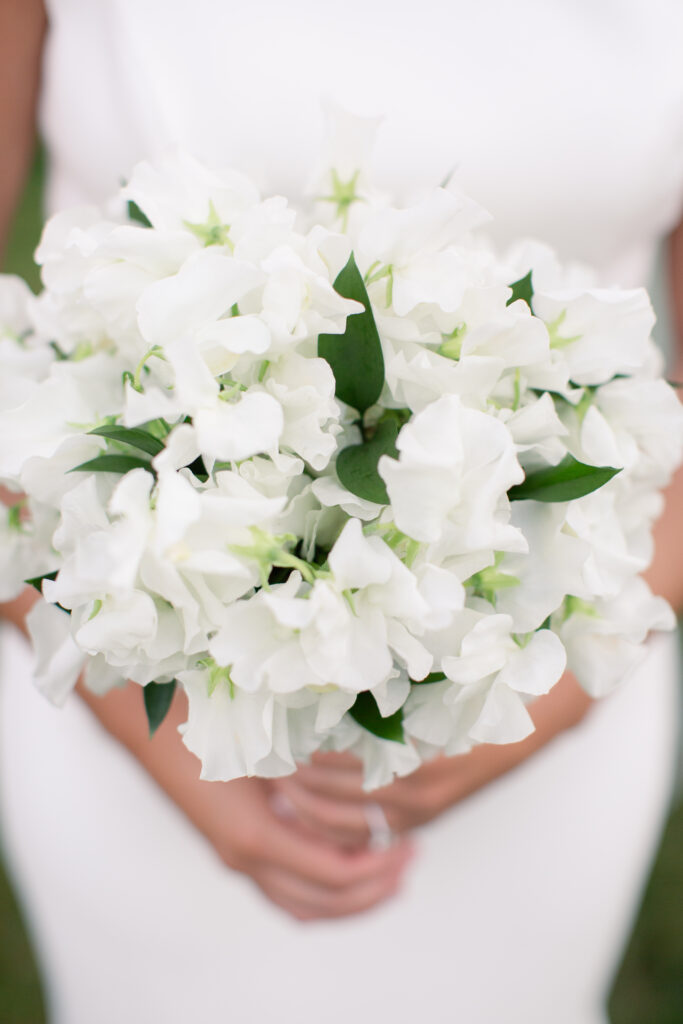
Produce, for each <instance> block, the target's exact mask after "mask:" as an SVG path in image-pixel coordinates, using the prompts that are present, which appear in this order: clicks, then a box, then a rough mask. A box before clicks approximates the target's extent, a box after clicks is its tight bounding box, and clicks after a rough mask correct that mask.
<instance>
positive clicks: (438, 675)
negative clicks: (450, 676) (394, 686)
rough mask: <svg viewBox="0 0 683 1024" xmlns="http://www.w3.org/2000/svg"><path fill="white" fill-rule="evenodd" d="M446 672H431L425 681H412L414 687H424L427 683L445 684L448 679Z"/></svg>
mask: <svg viewBox="0 0 683 1024" xmlns="http://www.w3.org/2000/svg"><path fill="white" fill-rule="evenodd" d="M446 678H447V677H446V673H445V672H430V673H429V675H427V676H425V677H424V679H411V680H410V681H411V683H412V684H413V686H423V685H424V684H425V683H443V681H444V679H446Z"/></svg>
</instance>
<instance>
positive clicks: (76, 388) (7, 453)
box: [0, 354, 122, 481]
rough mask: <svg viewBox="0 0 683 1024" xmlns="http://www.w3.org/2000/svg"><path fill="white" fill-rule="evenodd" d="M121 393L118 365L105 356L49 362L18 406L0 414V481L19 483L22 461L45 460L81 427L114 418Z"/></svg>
mask: <svg viewBox="0 0 683 1024" xmlns="http://www.w3.org/2000/svg"><path fill="white" fill-rule="evenodd" d="M121 392H122V388H121V369H120V364H119V363H118V362H117V361H116V360H115V359H112V358H111V357H109V356H107V355H104V354H102V355H96V356H92V357H90V358H89V359H84V360H82V361H81V362H76V363H70V362H57V363H53V364H52V366H51V368H50V374H49V376H48V377H47V378H46V379H45V380H43V381H41V382H40V383H39V384H36V385H34V386H32V387H31V388H30V389H28V391H27V394H26V397H25V399H24V401H22V403H21V404H20V405H17V406H15V407H13V408H10V409H6V410H4V411H2V412H0V477H4V478H6V479H7V480H10V481H11V480H18V479H19V477H20V475H21V472H22V469H23V467H24V465H25V463H26V461H27V459H29V458H31V457H32V456H37V457H42V458H50V457H51V456H53V455H54V454H55V453H56V452H57V450H58V449H59V447H60V446H61V444H62V442H63V441H65V440H66V439H67V438H71V437H75V436H77V435H82V434H83V433H84V432H85V431H84V425H87V424H93V425H94V424H95V423H98V422H100V421H101V420H102V419H103V418H104V417H106V416H110V415H112V414H115V413H116V412H117V411H118V409H119V407H120V402H121ZM86 429H87V426H86Z"/></svg>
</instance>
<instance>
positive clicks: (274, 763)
mask: <svg viewBox="0 0 683 1024" xmlns="http://www.w3.org/2000/svg"><path fill="white" fill-rule="evenodd" d="M179 678H180V680H181V682H182V684H183V688H184V690H185V692H186V694H187V698H188V718H187V722H186V723H185V725H184V726H181V732H182V736H183V742H184V744H185V746H186V747H187V748H188V750H190V751H192V753H193V754H196V756H197V757H198V758H199V759H200V761H201V762H202V771H201V778H202V779H208V780H211V781H217V780H220V781H223V782H227V781H229V780H230V779H238V778H241V777H242V776H244V775H260V776H261V777H263V776H266V777H268V778H272V777H273V776H278V775H288V774H290V773H291V772H293V771H294V770H295V769H296V763H295V761H294V758H293V756H292V754H291V751H290V747H289V737H288V728H287V709H286V708H285V707H284V706H281V705H280V704H278V703H277V701H276V699H275V698H274V696H273V694H271V693H268V692H267V691H263V692H261V693H247V692H245V691H244V690H241V689H240V688H239V687H237V686H235V685H234V684H231V682H230V681H229V678H221V677H220V674H219V676H218V678H215V679H214V680H213V681H212V680H211V672H210V671H209V670H207V669H192V670H188V671H185V672H181V673H180V676H179Z"/></svg>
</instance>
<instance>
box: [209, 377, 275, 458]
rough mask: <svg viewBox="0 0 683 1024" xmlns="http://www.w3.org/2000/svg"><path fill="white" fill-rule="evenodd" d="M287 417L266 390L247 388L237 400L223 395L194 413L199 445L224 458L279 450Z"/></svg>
mask: <svg viewBox="0 0 683 1024" xmlns="http://www.w3.org/2000/svg"><path fill="white" fill-rule="evenodd" d="M284 425H285V419H284V415H283V411H282V406H281V405H280V403H279V402H278V401H277V400H276V399H275V398H273V397H272V396H271V395H269V394H266V393H265V392H263V391H247V392H244V393H243V394H241V395H240V396H239V398H238V399H237V401H236V402H234V403H232V402H223V401H221V400H220V399H219V400H217V401H216V402H214V403H213V405H211V406H209V407H205V408H201V409H198V410H197V412H196V413H195V416H194V429H195V437H196V440H197V447H198V448H199V450H200V452H201V453H202V455H206V456H207V457H208V458H209V459H211V460H213V459H218V460H219V461H221V462H241V460H242V459H247V458H249V457H250V456H251V455H257V454H258V453H259V452H269V453H270V452H273V453H274V452H275V451H276V450H277V446H278V442H279V441H280V438H281V437H282V432H283V429H284Z"/></svg>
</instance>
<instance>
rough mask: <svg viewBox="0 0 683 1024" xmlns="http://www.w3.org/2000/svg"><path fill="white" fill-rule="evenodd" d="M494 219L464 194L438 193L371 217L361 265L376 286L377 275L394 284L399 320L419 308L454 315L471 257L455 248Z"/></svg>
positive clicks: (391, 302) (392, 300)
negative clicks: (429, 306)
mask: <svg viewBox="0 0 683 1024" xmlns="http://www.w3.org/2000/svg"><path fill="white" fill-rule="evenodd" d="M489 219H490V217H489V215H488V214H487V213H486V212H485V211H484V210H483V209H482V208H481V207H480V206H478V205H477V204H476V203H475V202H473V201H472V200H471V199H468V198H467V197H465V196H464V195H462V194H456V193H455V192H454V190H450V191H447V190H446V189H443V188H438V189H434V190H433V191H432V192H431V193H430V194H429V195H428V196H426V197H425V198H424V199H423V200H421V201H420V202H419V203H417V204H415V205H414V206H410V207H408V208H407V209H404V210H399V209H396V208H393V207H392V208H388V209H382V210H379V211H377V212H376V213H375V214H374V216H372V217H369V218H368V220H367V221H366V223H365V224H364V226H363V228H362V230H361V232H360V236H359V240H358V255H359V258H360V264H359V265H360V266H362V267H363V269H364V270H366V271H367V272H368V275H369V281H370V282H372V280H373V275H374V278H375V280H377V281H380V280H382V281H384V278H386V279H387V280H388V282H389V290H388V294H387V301H386V305H387V306H393V308H394V311H395V312H396V314H397V315H398V316H405V315H406V314H407V313H409V312H410V311H411V310H412V309H414V307H415V306H416V305H418V304H419V303H432V302H433V303H435V304H436V305H438V306H440V307H441V309H444V310H449V311H453V310H455V309H457V308H458V306H459V305H460V303H461V301H462V296H463V293H464V291H465V288H466V287H467V285H468V284H469V283H470V264H469V261H468V254H467V253H466V251H465V250H464V249H462V248H456V247H455V246H456V245H457V244H458V243H461V242H462V241H463V240H464V238H465V237H466V234H467V232H468V231H470V230H471V229H472V228H474V227H476V226H479V225H480V224H483V223H485V222H486V221H488V220H489ZM380 274H381V275H382V277H381V278H380Z"/></svg>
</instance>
